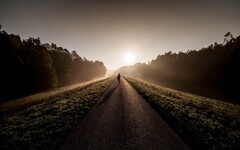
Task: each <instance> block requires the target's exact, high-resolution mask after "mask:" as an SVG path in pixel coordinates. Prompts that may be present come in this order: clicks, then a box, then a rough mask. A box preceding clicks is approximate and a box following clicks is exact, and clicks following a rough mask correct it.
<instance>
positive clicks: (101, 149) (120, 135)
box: [60, 78, 188, 150]
mask: <svg viewBox="0 0 240 150" xmlns="http://www.w3.org/2000/svg"><path fill="white" fill-rule="evenodd" d="M60 149H71V150H72V149H74V150H75V149H84V150H95V149H98V150H118V149H119V150H120V149H121V150H125V149H126V150H155V149H156V150H172V149H176V150H181V149H188V147H187V146H186V145H185V144H184V143H183V141H182V140H181V139H180V138H179V137H178V136H177V135H176V134H175V133H174V132H173V131H172V129H171V128H170V127H169V126H168V125H167V124H166V123H165V122H164V121H163V120H162V118H161V117H160V116H159V115H158V113H157V112H156V111H154V110H153V109H152V108H151V107H150V105H149V104H148V103H147V102H146V101H145V100H144V99H143V98H141V96H140V95H139V94H138V93H137V92H136V91H135V90H134V89H133V87H132V86H131V85H130V84H129V83H128V82H127V81H126V80H124V79H123V78H121V80H120V84H118V82H117V80H116V81H115V82H114V83H113V84H112V85H111V87H110V88H109V89H108V90H107V91H106V93H105V94H104V95H103V96H102V97H101V99H100V100H99V101H98V103H97V104H96V105H95V106H94V108H93V109H91V111H90V112H89V114H88V115H87V116H86V117H84V118H83V120H82V121H81V122H80V124H79V125H78V126H77V127H76V128H75V129H74V130H73V132H72V134H71V135H70V136H69V137H68V139H67V140H66V142H65V143H64V144H63V145H62V146H61V147H60Z"/></svg>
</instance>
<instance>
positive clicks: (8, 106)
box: [0, 78, 105, 116]
mask: <svg viewBox="0 0 240 150" xmlns="http://www.w3.org/2000/svg"><path fill="white" fill-rule="evenodd" d="M104 79H105V78H103V79H96V80H92V81H88V82H84V83H79V84H74V85H69V86H64V87H61V88H56V89H52V90H49V91H45V92H41V93H37V94H33V95H29V96H25V97H22V98H18V99H14V100H10V101H6V102H1V103H0V116H2V115H4V114H9V113H14V112H15V111H19V110H21V109H24V108H28V107H30V106H33V105H36V104H39V103H42V102H44V101H49V100H50V99H52V98H54V97H55V96H60V95H64V94H65V93H69V92H71V91H74V90H79V89H81V88H84V87H85V86H88V85H89V84H94V83H95V82H97V81H102V80H104Z"/></svg>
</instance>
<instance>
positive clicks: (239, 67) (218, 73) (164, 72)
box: [120, 32, 240, 103]
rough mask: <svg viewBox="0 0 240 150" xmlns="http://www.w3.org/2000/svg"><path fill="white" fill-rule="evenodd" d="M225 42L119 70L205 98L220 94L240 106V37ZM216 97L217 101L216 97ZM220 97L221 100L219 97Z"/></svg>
mask: <svg viewBox="0 0 240 150" xmlns="http://www.w3.org/2000/svg"><path fill="white" fill-rule="evenodd" d="M224 37H225V38H224V42H223V43H220V44H218V43H216V42H215V43H214V44H212V45H210V46H208V47H205V48H202V49H200V50H188V51H187V52H179V53H172V52H171V51H170V52H167V53H165V54H163V55H158V56H157V58H156V59H154V60H152V61H151V62H150V63H148V64H141V63H138V64H135V65H134V66H131V67H123V68H121V69H120V72H122V73H123V74H125V75H128V76H133V77H138V78H142V79H144V80H148V81H151V82H153V83H157V84H163V85H165V86H169V87H173V88H177V89H181V90H185V91H190V92H192V91H193V92H196V90H195V91H194V90H193V89H200V90H198V92H197V93H198V94H202V95H205V96H208V95H211V91H213V90H214V91H218V92H219V93H221V94H222V95H224V97H225V98H227V99H231V100H232V101H235V102H237V103H240V101H239V99H240V95H239V94H238V92H239V91H238V88H237V87H238V86H239V85H240V36H238V37H236V38H234V37H233V36H232V34H231V33H230V32H228V33H227V34H226V35H225V36H224ZM211 96H213V98H216V97H215V96H214V94H213V95H211ZM217 98H221V97H217Z"/></svg>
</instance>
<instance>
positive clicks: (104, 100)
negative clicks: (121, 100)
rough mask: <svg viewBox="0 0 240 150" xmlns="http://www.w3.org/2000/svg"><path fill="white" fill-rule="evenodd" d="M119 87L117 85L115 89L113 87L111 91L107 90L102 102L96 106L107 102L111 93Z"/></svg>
mask: <svg viewBox="0 0 240 150" xmlns="http://www.w3.org/2000/svg"><path fill="white" fill-rule="evenodd" d="M118 86H119V83H118V84H117V85H115V87H113V88H112V89H111V90H109V91H108V92H107V93H106V94H105V96H104V97H103V98H102V101H101V102H100V103H99V104H98V106H100V105H102V104H104V103H105V102H107V100H108V99H109V98H110V96H111V95H112V94H113V92H114V91H115V90H116V88H117V87H118Z"/></svg>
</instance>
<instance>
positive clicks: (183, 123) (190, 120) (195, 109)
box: [126, 77, 240, 150]
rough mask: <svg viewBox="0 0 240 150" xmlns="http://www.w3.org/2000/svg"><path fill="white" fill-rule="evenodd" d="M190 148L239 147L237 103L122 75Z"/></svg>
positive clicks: (239, 130)
mask: <svg viewBox="0 0 240 150" xmlns="http://www.w3.org/2000/svg"><path fill="white" fill-rule="evenodd" d="M126 80H127V81H128V82H129V83H130V84H131V85H132V86H133V87H134V88H135V89H136V91H137V92H138V93H139V94H140V95H141V96H142V97H143V98H144V99H145V100H146V101H147V102H148V103H149V104H150V105H151V106H152V107H153V108H154V109H155V110H156V111H157V112H158V113H159V114H160V116H161V117H162V118H163V119H164V120H165V121H166V122H167V124H168V125H169V126H170V127H171V128H172V129H173V130H174V131H175V132H176V133H177V134H178V135H179V136H180V137H181V138H182V139H183V140H184V142H185V143H186V144H187V145H188V146H189V147H190V148H191V149H199V150H200V149H201V150H202V149H221V150H222V149H228V150H229V149H232V150H233V149H234V150H237V149H238V150H239V149H240V106H239V105H235V104H231V103H226V102H221V101H217V100H214V99H209V98H206V97H201V96H197V95H193V94H189V93H185V92H180V91H177V90H173V89H168V88H164V87H161V86H157V85H154V84H151V83H148V82H145V81H143V80H139V79H134V78H128V77H127V78H126Z"/></svg>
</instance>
